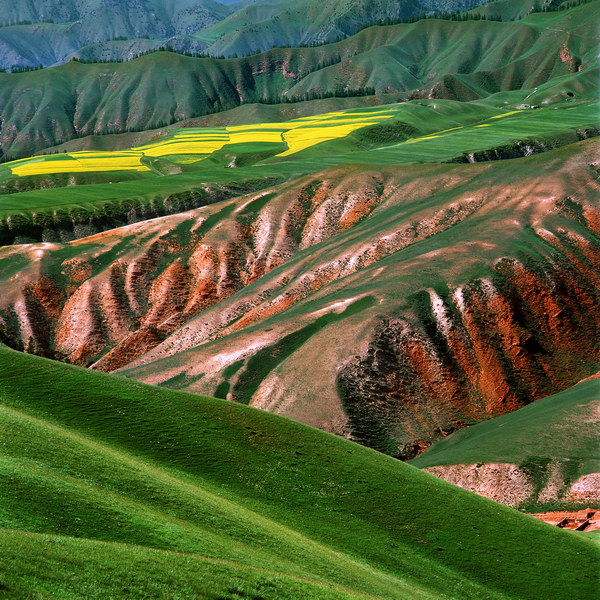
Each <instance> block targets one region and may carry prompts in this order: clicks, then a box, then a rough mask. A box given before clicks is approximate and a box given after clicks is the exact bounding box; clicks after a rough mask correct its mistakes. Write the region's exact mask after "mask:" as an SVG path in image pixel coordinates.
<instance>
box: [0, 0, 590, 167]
mask: <svg viewBox="0 0 600 600" xmlns="http://www.w3.org/2000/svg"><path fill="white" fill-rule="evenodd" d="M599 10H600V2H598V1H597V0H596V1H594V2H591V3H589V4H586V5H582V6H578V7H574V8H571V9H569V10H565V11H560V12H555V13H535V14H531V15H530V16H528V17H526V18H524V19H522V20H520V21H518V22H502V23H500V22H491V21H468V22H459V21H444V20H439V19H427V20H421V21H418V22H416V23H411V24H399V25H389V26H377V27H370V28H368V29H365V30H363V31H361V32H360V33H357V34H356V35H354V36H352V37H350V38H348V39H345V40H343V41H341V42H339V43H335V44H328V45H325V46H320V47H316V48H279V49H273V50H269V51H267V52H264V53H261V54H259V55H255V56H250V57H246V58H241V59H229V60H219V59H211V58H191V57H188V56H182V55H178V54H174V53H172V52H157V53H153V54H150V55H147V56H142V57H140V58H138V59H136V60H134V61H132V62H129V63H101V64H81V63H73V62H71V63H68V64H66V65H62V66H60V67H56V68H52V69H44V70H40V71H35V72H30V73H16V74H0V107H1V110H0V119H1V121H0V122H1V127H0V144H1V146H2V151H3V153H4V156H5V160H6V159H7V158H20V157H23V156H27V155H30V154H33V153H35V152H37V151H41V150H43V149H44V148H46V147H50V146H55V145H57V144H59V143H62V142H65V141H68V140H70V139H73V138H76V137H82V136H86V135H98V134H107V133H122V132H127V131H138V130H147V129H153V128H158V127H163V126H165V125H168V124H171V123H174V122H177V121H182V120H186V119H190V118H194V117H199V116H202V115H206V114H208V113H213V112H220V111H223V110H227V109H232V108H235V107H236V106H239V105H241V104H252V103H257V102H263V103H275V104H276V103H281V102H295V101H298V100H307V99H308V100H310V99H315V98H320V97H329V96H342V97H348V96H361V95H362V96H365V95H372V94H373V93H376V94H386V93H392V94H395V100H406V99H410V98H419V97H424V98H427V97H429V98H447V99H455V100H466V101H471V100H476V99H482V98H486V97H487V96H489V95H490V94H495V93H498V92H507V91H512V90H527V89H530V90H531V91H532V92H533V94H532V96H531V98H530V99H529V103H530V104H532V103H536V104H540V103H542V102H550V101H553V100H556V99H557V97H561V96H562V97H566V94H567V93H569V94H572V95H573V96H581V95H585V94H586V93H590V92H591V93H593V90H594V89H595V75H594V74H595V73H596V70H597V58H596V52H595V46H596V40H595V35H596V32H595V18H594V15H596V16H597V13H598V11H599ZM471 42H472V43H471ZM564 76H571V79H570V80H569V82H567V83H565V82H562V84H560V85H559V87H558V89H556V88H555V87H554V88H553V87H550V88H544V86H546V85H548V84H549V82H551V81H553V80H554V79H555V78H560V77H564ZM559 83H560V82H559ZM535 88H544V89H546V92H545V94H544V93H538V92H537V91H536V90H535ZM536 95H537V97H536ZM389 101H391V99H390V100H388V102H389ZM313 114H314V113H313Z"/></svg>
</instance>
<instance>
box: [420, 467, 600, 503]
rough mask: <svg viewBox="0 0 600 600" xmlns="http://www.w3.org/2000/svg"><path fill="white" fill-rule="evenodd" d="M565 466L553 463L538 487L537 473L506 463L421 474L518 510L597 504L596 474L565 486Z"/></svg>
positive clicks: (599, 500)
mask: <svg viewBox="0 0 600 600" xmlns="http://www.w3.org/2000/svg"><path fill="white" fill-rule="evenodd" d="M566 468H568V467H566V465H563V464H560V463H555V464H553V465H552V467H551V468H550V469H549V472H548V473H547V474H546V477H545V481H544V482H543V483H542V485H540V484H539V482H538V481H537V477H538V476H539V473H535V474H532V473H531V471H530V470H527V469H524V468H521V467H519V466H518V465H514V464H510V463H485V464H483V463H481V464H475V465H439V466H435V467H427V468H425V469H424V470H425V471H427V472H428V473H431V474H432V475H435V476H436V477H440V478H441V479H444V480H445V481H447V482H448V483H452V484H453V485H457V486H459V487H461V488H463V489H465V490H469V491H470V492H474V493H475V494H479V495H480V496H485V497H486V498H490V499H491V500H495V501H496V502H500V503H502V504H506V505H508V506H512V507H514V508H519V507H520V506H525V507H531V506H535V505H538V504H541V505H545V506H548V505H560V504H564V505H577V506H587V505H590V506H598V505H599V504H600V473H589V474H586V475H582V476H581V477H579V478H578V479H577V480H576V481H573V482H570V483H567V484H565V481H564V475H563V471H564V470H565V469H566Z"/></svg>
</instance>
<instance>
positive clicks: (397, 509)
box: [0, 347, 598, 600]
mask: <svg viewBox="0 0 600 600" xmlns="http://www.w3.org/2000/svg"><path fill="white" fill-rule="evenodd" d="M0 373H1V377H0V422H1V423H2V428H3V429H4V428H8V429H9V430H10V431H11V435H10V436H9V437H6V438H4V439H3V444H2V450H1V454H0V457H1V458H0V473H1V475H0V477H1V478H2V481H3V485H2V487H1V490H2V491H1V494H2V503H1V507H2V508H1V510H0V525H1V526H2V529H1V530H0V547H1V548H2V551H3V552H2V554H3V560H2V563H1V566H0V582H1V584H2V590H1V592H0V593H1V594H2V596H3V597H4V598H15V599H17V598H18V599H19V600H21V599H23V598H33V597H50V596H51V597H52V598H58V599H63V598H65V599H75V598H81V597H86V598H90V599H92V598H106V597H115V598H124V597H127V598H128V599H135V598H146V597H148V596H154V597H164V598H167V597H168V598H182V599H183V598H189V597H191V596H194V597H203V598H210V599H213V600H216V599H221V600H223V599H227V600H238V599H240V598H246V599H248V598H253V599H255V600H257V599H259V598H261V599H267V600H268V599H271V598H272V599H278V600H279V599H285V598H290V599H292V598H294V599H295V598H299V597H302V598H306V599H307V600H308V599H310V598H315V599H316V598H319V600H321V599H327V598H331V599H336V600H341V599H344V600H346V599H348V600H350V599H352V600H358V599H363V598H364V599H366V598H371V599H375V598H381V599H384V598H385V600H392V599H396V598H397V599H406V600H409V599H410V600H416V599H420V598H423V599H435V598H440V599H441V598H444V599H449V598H456V599H463V598H465V597H469V598H485V599H495V600H500V599H502V598H506V599H507V600H508V599H509V598H517V597H518V598H521V599H532V600H533V599H539V600H542V599H543V600H546V599H547V598H553V599H555V600H561V599H563V598H564V599H565V600H567V599H570V598H574V597H577V598H592V597H593V596H594V594H595V592H596V591H597V589H598V587H597V586H598V580H597V573H595V572H594V570H593V569H587V568H585V567H584V568H581V565H592V564H594V562H595V561H596V560H597V557H598V547H597V544H595V543H594V542H593V541H592V540H591V539H588V538H585V537H579V536H578V535H577V534H574V533H572V532H565V531H560V530H558V529H556V528H552V527H550V526H548V525H546V524H543V523H540V522H538V521H536V520H534V519H532V518H530V517H527V516H525V515H522V514H519V513H518V512H516V511H513V510H512V509H509V508H506V507H503V506H501V505H498V504H496V503H493V502H491V501H489V500H486V499H483V498H480V497H478V496H475V495H473V494H470V493H468V492H465V491H462V490H459V489H458V488H455V487H454V486H451V485H448V484H447V483H445V482H443V481H441V480H438V479H436V478H434V477H432V476H431V475H428V474H426V473H423V472H420V471H419V470H417V469H415V468H413V467H411V466H409V465H405V464H402V463H400V462H398V461H395V460H393V459H391V458H389V457H386V456H383V455H381V454H378V453H376V452H373V451H371V450H368V449H366V448H362V447H360V446H358V445H355V444H352V443H350V442H347V441H345V440H342V439H339V438H337V437H335V436H331V435H328V434H326V433H323V432H320V431H318V430H314V429H311V428H309V427H306V426H304V425H300V424H297V423H294V422H292V421H288V420H287V419H282V418H280V417H277V416H274V415H270V414H268V413H265V412H262V411H257V410H255V409H252V408H248V407H245V406H242V405H239V404H233V403H230V402H224V401H222V400H214V399H211V398H206V397H202V396H196V395H190V394H185V393H181V392H177V391H170V390H164V389H159V388H154V387H149V386H145V385H142V384H139V383H136V382H131V381H128V380H126V379H124V378H119V377H114V376H110V375H105V374H101V373H94V372H91V371H89V370H83V369H80V368H77V367H72V366H69V365H64V364H60V363H57V362H52V361H48V360H45V359H43V358H38V357H32V356H27V355H24V354H20V353H16V352H14V351H11V350H8V349H6V348H4V347H1V348H0ZM241 457H243V461H241ZM499 565H501V568H499ZM573 570H576V571H577V575H576V576H573V575H572V572H573Z"/></svg>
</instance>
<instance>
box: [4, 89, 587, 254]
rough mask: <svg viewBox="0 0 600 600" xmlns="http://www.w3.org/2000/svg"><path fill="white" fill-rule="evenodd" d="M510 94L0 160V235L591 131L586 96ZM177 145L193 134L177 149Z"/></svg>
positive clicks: (545, 145) (520, 147)
mask: <svg viewBox="0 0 600 600" xmlns="http://www.w3.org/2000/svg"><path fill="white" fill-rule="evenodd" d="M523 95H524V94H523V93H521V98H522V97H523ZM511 100H512V101H513V102H512V104H508V105H507V104H505V103H504V102H506V100H504V99H503V97H501V98H498V99H493V98H492V99H489V100H487V101H485V102H470V103H465V102H457V101H449V100H426V101H411V102H407V103H400V104H390V105H383V106H378V107H373V108H361V109H353V110H347V111H345V112H333V113H329V114H325V115H317V116H315V117H314V118H309V117H302V118H301V119H300V120H296V121H291V122H281V123H272V124H269V123H263V124H257V125H255V126H252V125H249V126H232V127H219V128H215V127H213V128H208V129H203V128H191V127H186V128H171V129H168V130H165V131H163V132H162V133H163V135H162V136H160V132H157V133H156V135H158V136H159V137H156V135H155V136H153V137H154V139H151V138H150V136H146V141H145V143H142V144H141V145H140V146H135V147H134V148H133V151H126V152H113V153H111V152H96V153H94V152H88V153H85V152H84V153H77V152H74V153H69V154H58V155H48V156H41V157H40V156H37V157H32V158H30V159H22V160H20V161H16V162H11V163H6V164H4V165H0V189H1V190H2V191H4V192H5V193H4V194H3V195H0V242H1V243H3V244H10V243H13V242H17V243H18V242H26V241H39V240H44V241H58V240H66V239H73V237H82V236H83V235H90V234H91V233H95V232H97V231H102V230H104V229H108V228H111V227H115V226H119V225H124V224H127V223H131V222H134V221H139V220H143V219H144V218H152V217H156V216H162V215H165V214H170V213H173V212H181V211H182V210H188V209H190V208H197V207H198V206H202V205H205V204H210V203H213V202H215V201H218V200H222V199H224V198H228V197H231V196H235V195H240V194H243V193H246V192H251V191H255V190H257V189H262V188H266V187H268V186H271V185H273V184H274V183H278V182H282V181H285V180H291V179H294V178H297V177H300V176H303V175H307V174H309V173H316V172H318V171H322V170H323V169H324V168H326V167H335V166H338V165H344V164H352V163H354V164H359V163H360V164H364V165H400V164H415V163H435V162H469V161H470V162H478V161H486V160H498V159H506V158H514V157H518V156H523V155H527V154H532V153H537V152H543V151H546V150H550V149H553V148H556V147H559V146H562V145H566V144H570V143H572V142H575V141H577V140H579V139H582V138H586V137H589V136H594V135H596V134H597V132H598V128H597V118H596V115H597V106H598V105H597V102H595V101H593V100H584V99H581V100H579V101H571V100H569V101H564V102H557V103H554V104H552V105H550V106H548V107H542V108H540V109H537V110H530V109H517V110H515V109H514V107H515V106H522V105H521V104H519V103H518V102H516V100H518V98H517V97H513V98H511ZM557 115H560V118H557ZM211 136H212V137H211ZM215 136H217V137H216V138H215ZM127 139H130V140H132V141H134V140H135V141H137V140H139V141H142V140H143V139H144V138H137V139H136V138H135V137H133V136H132V137H129V138H127ZM203 139H207V140H212V139H214V140H217V141H215V142H214V143H213V142H203V141H202V140H203ZM185 140H192V141H191V142H190V143H189V144H188V145H187V146H184V150H181V147H182V144H183V142H184V141H185ZM193 140H196V141H193ZM277 140H278V141H277ZM138 143H139V142H138ZM207 144H208V146H207ZM210 144H212V146H211V145H210ZM170 149H171V150H170ZM232 166H234V167H235V168H231V167H232ZM199 182H201V183H199ZM75 183H76V184H78V185H73V184H75ZM36 188H37V189H36ZM82 227H83V229H82ZM78 232H79V233H78Z"/></svg>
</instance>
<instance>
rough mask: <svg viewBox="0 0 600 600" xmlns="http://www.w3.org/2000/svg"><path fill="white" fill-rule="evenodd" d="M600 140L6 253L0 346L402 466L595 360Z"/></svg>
mask: <svg viewBox="0 0 600 600" xmlns="http://www.w3.org/2000/svg"><path fill="white" fill-rule="evenodd" d="M597 152H598V142H597V141H596V140H587V141H584V142H580V143H578V144H574V145H571V146H566V147H564V148H562V149H559V150H554V151H550V152H547V153H545V154H542V155H538V156H532V157H529V158H525V159H515V160H510V161H501V162H496V163H481V164H469V165H460V164H455V165H419V166H413V167H411V166H406V167H403V168H402V169H398V168H387V167H384V168H378V169H369V168H362V169H357V168H356V167H352V168H347V167H339V168H337V169H333V170H331V171H326V172H323V173H321V174H319V175H318V176H308V177H305V178H304V179H302V180H299V181H293V182H290V183H287V184H283V185H282V186H279V187H277V188H274V189H272V190H265V191H262V192H259V193H258V194H254V195H250V196H246V197H242V198H240V199H233V200H228V201H225V202H221V203H219V204H217V205H212V206H208V207H205V208H202V209H198V210H196V211H191V212H187V213H181V214H178V215H174V216H171V217H163V218H160V219H155V220H154V221H150V222H145V223H139V224H136V225H132V226H129V227H127V228H122V229H117V230H114V231H109V232H106V233H104V234H99V235H96V236H93V237H91V238H84V239H81V240H78V241H75V242H72V243H70V244H31V245H23V246H14V247H7V248H4V249H2V250H1V251H0V269H3V271H2V272H3V273H4V275H3V277H4V283H3V287H4V290H5V293H4V294H3V298H2V305H1V307H0V316H1V318H2V323H3V325H2V333H3V339H4V340H5V341H6V342H7V343H9V344H10V345H12V346H14V347H21V348H26V349H28V350H29V351H31V352H36V353H39V354H43V355H49V356H55V357H58V358H61V359H63V360H67V361H70V362H73V363H75V364H81V365H87V366H92V367H93V368H95V369H100V370H106V371H114V370H116V369H120V370H121V372H122V374H123V375H126V376H128V377H133V378H136V379H140V380H142V381H146V382H148V383H153V384H158V385H164V386H168V387H169V386H170V387H176V388H183V389H188V390H190V391H195V392H200V393H210V394H215V393H216V394H217V395H221V396H227V397H228V398H230V399H233V400H237V401H240V402H244V403H250V404H252V405H254V406H258V407H261V408H266V409H267V410H271V411H273V412H277V413H280V414H284V415H286V416H289V417H291V418H294V419H298V420H300V421H304V422H306V423H309V424H311V425H315V426H318V427H321V428H323V429H326V430H329V431H333V432H335V433H338V434H341V435H345V436H347V437H350V438H351V439H355V440H357V441H360V442H361V443H363V444H366V445H369V446H371V447H374V448H376V449H378V450H381V451H384V452H387V453H389V454H392V455H394V456H398V457H401V458H411V457H413V456H414V455H416V454H417V453H418V452H419V451H420V450H422V449H423V448H425V447H426V446H428V445H429V444H430V443H431V442H433V441H434V440H435V439H437V438H439V437H440V436H445V435H447V434H448V433H450V432H452V431H454V430H456V429H460V428H461V427H464V426H466V425H470V424H472V423H475V422H477V421H481V420H484V419H489V418H490V417H494V416H498V415H501V414H504V413H507V412H511V411H513V410H515V409H517V408H519V407H520V406H523V405H525V404H527V403H529V402H531V401H532V400H535V399H538V398H541V397H544V396H547V395H549V394H551V393H554V392H556V391H559V390H561V389H564V388H565V387H567V386H568V385H571V384H573V383H575V382H576V381H578V380H579V379H581V378H582V377H585V376H587V375H589V374H591V373H592V372H593V370H594V368H595V364H596V363H597V360H598V349H597V347H596V346H595V342H594V339H595V337H594V332H595V331H598V321H597V319H596V316H595V313H594V310H593V306H594V305H595V303H597V301H598V295H597V289H598V277H597V267H598V265H597V248H598V238H597V236H598V232H599V231H598V228H599V221H598V218H599V217H598V211H597V208H595V207H594V205H593V203H592V201H591V200H592V198H593V197H594V194H595V193H596V192H597V190H598V184H597V181H596V177H597V175H596V171H595V167H594V166H593V165H594V164H595V163H596V162H597V155H598V154H597ZM492 240H493V241H492ZM16 264H18V265H19V273H18V276H16V275H15V271H14V270H11V268H10V265H16ZM415 272H418V273H420V276H419V278H418V279H415V277H414V273H415ZM259 364H260V365H261V366H260V368H258V365H259ZM307 369H309V370H311V372H312V373H313V375H314V377H311V380H310V381H307V380H306V378H305V377H304V376H303V373H305V372H306V370H307ZM299 381H303V382H304V383H303V384H302V385H298V382H299Z"/></svg>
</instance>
